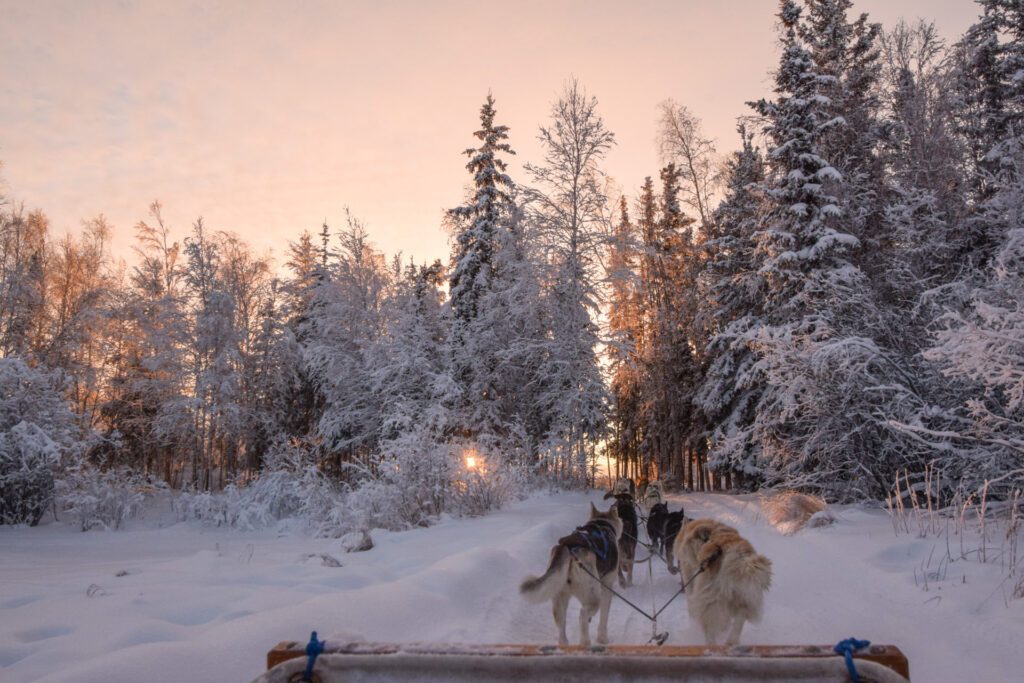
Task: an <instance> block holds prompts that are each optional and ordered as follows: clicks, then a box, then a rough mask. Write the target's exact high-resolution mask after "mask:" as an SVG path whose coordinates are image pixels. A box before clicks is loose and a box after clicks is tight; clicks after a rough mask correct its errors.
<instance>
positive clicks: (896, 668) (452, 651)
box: [267, 641, 910, 681]
mask: <svg viewBox="0 0 1024 683" xmlns="http://www.w3.org/2000/svg"><path fill="white" fill-rule="evenodd" d="M324 654H325V655H352V656H387V655H402V656H437V657H445V656H448V657H452V658H453V663H454V660H455V659H459V660H460V662H464V661H466V659H467V657H468V658H473V657H495V656H498V657H512V658H517V657H548V658H550V657H556V658H557V657H580V656H585V657H588V658H589V657H611V658H615V659H619V658H642V659H652V658H653V659H657V660H664V659H668V660H671V659H673V658H676V659H678V658H682V659H697V658H732V659H739V660H748V659H764V660H780V661H781V660H797V661H798V660H813V659H827V658H834V657H837V655H836V654H835V652H834V651H833V649H832V646H831V645H739V646H735V647H728V646H724V645H718V646H698V645H663V646H658V645H606V646H596V647H591V648H584V647H581V646H579V645H569V646H565V647H556V646H552V645H451V644H442V643H408V644H397V643H339V644H334V643H328V644H327V645H326V648H325V650H324ZM305 656H306V652H305V644H304V643H301V642H298V641H288V642H282V643H279V644H278V645H277V646H276V647H274V648H273V649H272V650H270V651H269V652H268V653H267V669H268V670H269V669H272V668H273V667H275V666H277V665H278V664H280V663H282V662H286V661H289V660H291V659H296V658H299V657H303V658H304V657H305ZM854 660H856V661H865V662H873V663H875V664H878V665H881V666H883V667H885V668H887V669H889V670H891V671H893V672H895V673H897V674H899V675H900V676H902V677H903V678H904V679H906V680H908V681H909V680H910V665H909V662H908V661H907V658H906V656H905V655H904V654H903V652H902V651H900V649H899V648H898V647H896V646H894V645H871V646H869V647H868V648H866V649H865V650H864V651H863V652H859V653H857V654H855V655H854Z"/></svg>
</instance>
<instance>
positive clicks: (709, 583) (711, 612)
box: [674, 519, 772, 645]
mask: <svg viewBox="0 0 1024 683" xmlns="http://www.w3.org/2000/svg"><path fill="white" fill-rule="evenodd" d="M674 551H675V556H676V559H677V560H678V561H679V568H680V569H681V570H682V580H683V581H687V580H689V579H690V578H691V577H694V575H695V574H696V577H694V578H693V581H692V583H691V584H690V585H689V586H687V588H686V606H687V609H688V610H689V612H690V618H691V619H693V620H694V621H696V622H697V623H699V624H700V627H701V629H702V630H703V631H704V638H705V639H706V640H707V643H708V645H714V644H716V643H717V642H718V641H719V639H720V638H721V637H722V635H723V634H727V635H726V638H725V643H726V645H736V644H737V643H739V641H740V632H741V631H742V630H743V624H744V623H746V622H747V621H750V622H753V623H757V622H759V621H760V620H761V612H762V607H763V605H764V594H765V591H767V590H768V588H769V587H770V586H771V583H772V563H771V560H769V559H768V558H767V557H765V556H764V555H758V554H757V552H755V551H754V547H753V546H751V545H750V543H749V542H748V541H747V540H746V539H744V538H743V537H742V536H740V535H739V532H737V531H736V529H733V528H732V527H731V526H728V525H726V524H722V523H721V522H716V521H714V520H713V519H697V520H694V521H692V522H687V524H686V526H685V527H684V529H683V532H682V533H680V534H679V535H678V536H677V537H676V542H675V547H674ZM702 564H703V565H704V566H705V569H704V571H702V572H700V573H699V574H698V573H697V571H698V570H699V569H700V568H701V565H702Z"/></svg>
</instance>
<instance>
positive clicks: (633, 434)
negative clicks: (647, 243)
mask: <svg viewBox="0 0 1024 683" xmlns="http://www.w3.org/2000/svg"><path fill="white" fill-rule="evenodd" d="M608 251H609V253H608V280H609V282H610V288H611V295H610V297H609V301H608V358H609V368H608V369H609V373H610V375H611V382H610V393H611V414H610V420H609V422H610V431H611V435H610V444H609V448H610V449H611V450H612V452H613V453H614V455H615V459H616V463H617V467H618V471H616V472H615V475H616V476H634V477H636V478H639V476H638V474H637V473H638V469H637V468H638V464H639V457H640V440H641V438H642V435H641V426H640V382H641V366H640V360H639V356H638V353H639V348H640V344H641V341H642V340H641V334H642V329H641V321H642V316H643V306H642V305H641V304H642V302H641V299H640V297H641V296H642V292H641V291H640V272H639V268H640V238H639V236H638V234H637V227H636V226H635V225H634V224H633V223H632V221H631V220H630V218H629V207H628V203H627V200H626V197H625V195H623V196H622V197H620V199H619V219H618V221H616V223H615V227H614V230H613V233H612V238H611V241H610V243H609V245H608Z"/></svg>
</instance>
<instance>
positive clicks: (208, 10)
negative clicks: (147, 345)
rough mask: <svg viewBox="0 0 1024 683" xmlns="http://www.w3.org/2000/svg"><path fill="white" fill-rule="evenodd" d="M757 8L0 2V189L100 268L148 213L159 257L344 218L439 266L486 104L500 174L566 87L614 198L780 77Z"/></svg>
mask: <svg viewBox="0 0 1024 683" xmlns="http://www.w3.org/2000/svg"><path fill="white" fill-rule="evenodd" d="M854 7H855V10H856V11H866V12H868V13H869V14H870V15H871V17H872V19H874V20H876V21H881V22H882V23H883V24H885V25H887V26H891V25H892V23H893V22H895V21H897V20H898V19H899V18H900V17H906V18H907V19H915V18H917V17H925V18H929V19H933V20H934V21H935V22H936V25H937V27H938V29H939V31H940V33H941V34H942V35H943V36H944V37H945V38H946V39H947V40H949V41H951V42H952V41H954V40H956V38H957V37H958V36H959V35H960V34H961V33H962V32H963V31H964V30H965V29H966V28H967V27H968V26H969V25H970V24H971V23H972V22H973V20H974V18H975V17H976V16H977V6H976V5H975V4H974V3H973V2H970V0H855V3H854ZM776 11H777V3H776V2H774V0H716V1H711V0H671V1H670V0H665V1H656V0H634V1H630V2H607V1H603V0H592V1H582V0H580V1H570V0H537V1H534V0H529V1H523V2H504V3H500V4H499V3H486V2H481V1H480V0H466V1H464V0H431V1H429V2H428V1H425V0H418V1H417V0H410V1H397V0H377V1H375V2H369V1H365V2H364V1H360V2H355V1H350V2H341V1H319V0H294V1H291V2H285V1H284V0H281V1H279V2H266V1H261V0H247V1H243V2H229V1H224V2H208V1H202V2H200V1H194V0H176V1H173V2H172V1H165V2H144V1H136V0H89V1H88V2H85V1H60V2H58V1H52V0H32V1H30V2H26V1H24V0H0V16H3V20H2V21H0V65H2V66H0V163H2V164H3V166H2V168H0V194H3V195H5V196H6V197H7V198H8V199H9V200H14V201H18V202H24V204H25V206H26V208H30V209H32V208H41V209H42V210H43V211H45V212H46V213H47V215H48V216H49V217H50V218H51V221H52V224H53V227H54V229H55V231H56V232H57V233H58V234H63V233H64V232H69V231H70V232H77V231H78V230H79V228H80V225H81V222H82V220H84V219H89V218H93V217H95V216H97V215H99V214H104V215H105V216H106V217H107V219H108V220H109V221H110V222H111V223H112V225H113V227H114V238H113V239H114V245H115V253H118V254H120V255H123V256H125V257H128V255H129V254H130V248H131V244H132V241H133V236H134V225H135V224H136V223H137V222H138V221H139V220H141V219H145V218H146V215H147V207H148V206H149V204H150V203H151V202H152V201H154V200H159V201H160V202H161V203H162V204H163V206H164V217H165V220H166V221H167V222H168V223H169V224H170V225H171V226H172V231H173V232H174V234H175V236H176V237H177V238H179V239H180V238H183V237H185V236H186V234H187V232H188V230H189V228H190V225H191V223H192V221H194V220H195V219H196V218H197V217H199V216H202V217H203V219H204V221H205V223H206V225H207V227H208V228H210V229H215V230H227V231H231V232H234V233H236V234H238V235H240V236H241V237H243V238H244V239H245V240H246V241H247V242H249V244H251V245H252V246H253V247H254V248H255V249H256V250H257V251H258V252H265V251H270V250H273V252H274V253H275V254H276V255H277V256H278V262H280V261H282V260H283V259H281V258H280V256H281V254H282V253H283V252H284V250H285V249H286V248H287V244H288V242H289V241H292V240H295V239H296V238H297V237H298V235H299V234H300V233H301V231H302V230H304V229H306V230H310V231H311V232H316V231H318V230H319V227H320V225H321V223H323V221H324V220H325V219H326V220H327V222H328V223H329V224H330V225H331V227H332V228H340V227H342V225H343V221H344V208H345V207H346V206H347V207H349V208H350V209H351V210H352V212H353V214H354V215H355V216H356V217H358V218H359V219H360V220H361V221H362V222H363V223H365V225H366V226H367V228H368V230H369V232H370V236H371V240H372V241H373V242H374V243H375V245H376V246H377V247H378V248H380V249H382V250H384V251H386V252H387V253H389V254H392V253H395V252H398V251H401V252H403V253H404V254H406V255H413V256H415V257H416V259H417V260H418V261H423V260H433V259H434V258H441V259H444V260H447V257H448V254H449V236H448V235H447V233H446V232H445V230H444V229H443V227H442V217H443V214H444V210H445V209H446V208H450V207H453V206H456V205H458V204H459V203H460V201H461V200H462V198H463V195H464V192H465V188H466V184H467V181H468V180H469V175H468V172H467V171H466V170H465V163H466V158H465V157H464V156H463V155H462V152H463V151H464V150H465V149H466V148H467V147H470V146H473V144H474V143H475V138H473V137H472V133H473V131H475V130H476V129H477V128H478V125H479V109H480V105H481V104H482V102H483V100H484V98H485V97H486V95H487V92H488V91H491V92H492V93H493V95H494V97H495V99H496V108H497V111H498V115H497V121H498V123H501V124H504V125H507V126H509V127H510V129H511V130H510V143H511V144H512V146H513V148H514V149H515V150H516V151H517V156H516V158H515V160H514V161H513V163H512V164H511V166H510V172H511V174H512V176H513V179H515V180H519V181H525V180H526V178H525V177H524V175H523V173H522V171H521V168H520V165H521V164H522V163H523V162H527V161H531V160H532V161H534V162H537V161H539V160H540V147H539V145H538V143H537V140H536V134H537V128H538V126H539V125H541V124H543V123H545V121H546V119H547V118H548V115H549V113H550V107H551V102H552V101H553V100H554V99H555V98H556V97H557V95H558V93H559V91H560V89H561V88H562V86H563V84H564V83H565V82H566V80H567V79H568V78H570V77H576V78H577V79H579V81H580V83H581V84H582V85H583V86H584V87H585V88H586V90H587V92H588V93H589V94H592V95H594V96H596V97H597V98H598V101H599V103H600V104H599V112H600V113H601V114H602V116H603V117H604V120H605V123H606V125H607V127H608V128H609V129H610V130H612V131H613V132H614V133H615V135H616V138H617V143H618V144H617V145H616V147H615V148H614V149H612V150H611V152H610V153H609V154H608V158H607V162H606V170H607V172H608V173H609V174H610V175H611V176H612V177H613V178H614V179H615V180H616V182H617V183H618V184H619V186H620V187H621V188H622V190H623V191H624V192H626V193H627V194H631V195H632V194H634V193H635V190H636V189H637V188H638V187H639V186H640V185H641V183H642V182H643V178H644V176H646V175H652V176H657V172H658V169H659V168H660V166H661V164H660V161H659V159H658V155H657V150H656V146H655V142H654V138H655V132H656V123H657V111H656V108H657V104H658V103H659V102H660V101H662V100H664V99H666V98H673V99H675V100H676V101H678V102H680V103H682V104H684V105H686V106H687V107H688V108H689V109H690V110H691V112H693V113H694V114H695V115H697V116H698V117H700V118H701V119H702V120H703V122H704V130H705V132H706V133H707V134H708V135H709V136H710V137H712V138H715V139H716V140H717V142H718V147H719V150H720V151H721V152H723V153H725V152H728V151H729V150H731V149H732V148H734V147H735V146H736V145H737V136H736V134H735V122H736V118H737V117H738V116H741V115H745V114H747V113H749V110H748V108H747V107H746V106H745V104H744V103H745V102H746V101H749V100H754V99H758V98H759V97H762V96H767V95H769V94H770V91H771V85H772V82H771V76H770V71H771V70H772V69H773V68H774V67H775V65H776V64H777V62H778V54H777V49H776V48H777V36H776V33H775V17H774V14H775V13H776Z"/></svg>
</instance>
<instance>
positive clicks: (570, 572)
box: [519, 478, 772, 647]
mask: <svg viewBox="0 0 1024 683" xmlns="http://www.w3.org/2000/svg"><path fill="white" fill-rule="evenodd" d="M608 498H614V499H615V502H614V503H613V504H612V506H611V507H610V508H609V509H608V511H607V512H601V511H600V510H598V509H597V508H596V507H595V506H594V505H593V503H591V505H590V520H589V521H588V522H587V523H586V524H584V525H583V526H580V527H577V529H576V530H575V531H574V532H573V533H571V534H569V535H568V536H565V537H563V538H560V539H559V540H558V543H556V544H555V546H554V547H553V548H552V549H551V560H550V562H549V563H548V567H547V570H546V571H545V572H544V574H543V575H542V576H538V577H531V578H527V579H526V580H525V581H523V583H522V584H521V585H520V587H519V592H520V593H521V594H522V595H523V597H524V598H525V599H527V600H528V601H530V602H546V601H549V600H550V601H551V610H552V613H553V615H554V618H555V625H556V626H557V628H558V644H559V645H567V644H568V642H569V640H568V637H567V635H566V632H565V619H566V612H567V610H568V607H569V599H570V598H576V599H577V600H578V601H579V603H580V605H581V608H580V645H583V646H584V647H589V646H590V620H591V619H592V618H593V616H594V614H595V613H597V614H598V615H599V616H598V625H597V642H598V643H601V644H604V643H607V642H608V611H609V609H610V607H611V601H612V597H613V590H614V583H615V579H616V577H618V580H619V585H620V586H623V587H626V586H630V585H632V583H633V562H634V559H635V555H636V547H637V544H638V543H640V540H639V536H638V531H639V521H638V517H637V512H636V507H635V506H634V501H636V500H637V497H636V485H635V484H634V482H633V481H632V480H631V479H624V478H623V479H619V480H618V481H616V482H615V486H614V487H613V488H612V490H611V491H609V492H608V493H606V494H605V499H606V500H607V499H608ZM639 503H640V507H641V509H642V510H643V513H644V516H645V517H646V529H647V536H648V538H649V539H650V548H651V550H652V552H654V553H659V554H661V555H662V556H663V557H664V558H665V561H666V562H667V564H668V567H669V571H670V572H671V573H673V574H679V575H680V579H681V581H682V588H683V590H684V591H685V593H686V602H687V610H688V611H689V614H690V619H692V620H694V621H695V622H697V623H698V624H700V627H701V630H702V631H703V632H704V638H705V640H706V641H707V643H708V644H709V645H714V644H716V643H718V642H720V641H721V640H722V637H723V636H725V644H726V645H736V644H738V643H739V640H740V633H741V632H742V630H743V625H744V624H745V623H746V622H748V621H750V622H752V623H757V622H758V621H760V620H761V613H762V606H763V604H764V594H765V592H766V591H767V590H768V588H769V586H770V585H771V578H772V563H771V560H769V559H768V558H766V557H765V556H763V555H759V554H758V553H757V552H756V551H755V550H754V548H753V546H751V545H750V543H749V542H748V541H747V540H746V539H744V538H743V537H742V536H740V535H739V532H737V531H736V529H734V528H733V527H731V526H728V525H726V524H722V523H721V522H716V521H715V520H713V519H689V518H687V517H685V516H684V513H683V510H682V509H680V510H678V511H676V512H671V511H669V509H668V503H667V501H666V500H665V491H664V487H663V485H662V483H661V482H660V481H657V480H655V481H652V482H650V483H649V484H647V486H646V487H641V492H640V495H639ZM677 564H678V567H677Z"/></svg>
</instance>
